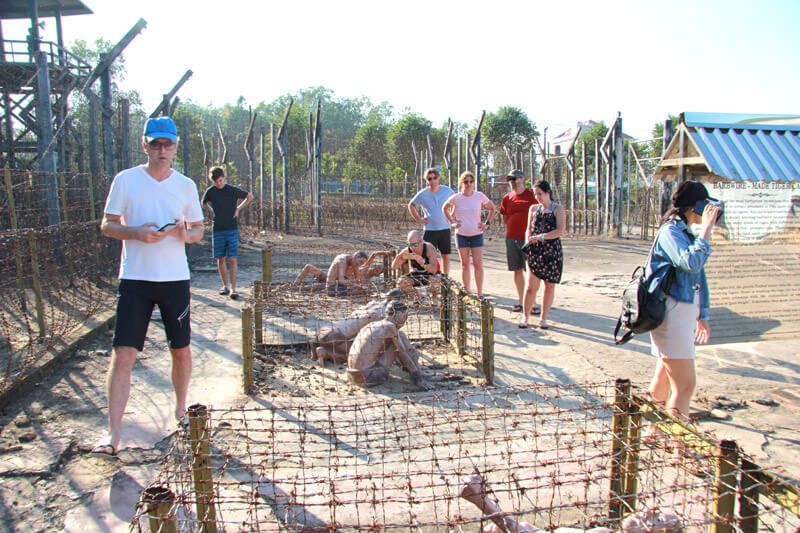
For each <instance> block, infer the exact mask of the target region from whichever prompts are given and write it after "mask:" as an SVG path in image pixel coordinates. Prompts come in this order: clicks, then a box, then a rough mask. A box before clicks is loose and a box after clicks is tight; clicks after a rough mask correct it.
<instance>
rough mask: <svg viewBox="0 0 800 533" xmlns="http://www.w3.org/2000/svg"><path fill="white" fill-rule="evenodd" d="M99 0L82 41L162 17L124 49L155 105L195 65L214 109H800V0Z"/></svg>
mask: <svg viewBox="0 0 800 533" xmlns="http://www.w3.org/2000/svg"><path fill="white" fill-rule="evenodd" d="M84 2H85V3H86V4H87V5H88V6H89V7H90V8H91V9H92V10H93V11H94V13H95V14H94V15H84V16H76V17H65V18H64V25H63V26H64V38H65V40H66V41H67V42H68V43H71V42H72V41H74V40H75V39H79V38H80V39H85V40H87V41H90V42H91V41H94V39H96V38H97V37H103V38H105V39H107V40H109V41H112V42H114V43H116V42H117V41H118V40H119V39H120V38H122V36H123V35H124V34H125V33H126V32H127V31H128V30H129V29H130V28H131V27H132V26H133V25H134V24H135V23H136V21H137V20H138V19H139V18H140V17H141V18H144V19H145V20H146V21H147V27H146V28H145V29H144V30H143V31H142V33H140V34H139V36H138V37H137V38H136V39H134V41H133V42H132V43H131V44H130V45H129V46H128V48H127V49H126V51H125V54H124V55H125V59H126V65H127V79H126V82H125V85H126V86H129V87H131V88H136V89H138V90H139V92H140V94H141V95H142V98H143V100H144V104H145V107H146V109H147V110H151V109H152V108H154V107H155V105H156V104H157V103H158V102H159V101H160V99H161V95H162V93H164V92H167V91H168V90H169V89H171V88H172V86H173V85H174V84H175V83H176V82H177V81H178V79H179V78H180V76H182V75H183V73H184V72H185V71H186V69H192V70H193V71H194V75H193V76H192V78H191V79H190V80H189V81H188V82H187V83H186V85H184V87H183V88H182V89H181V91H180V93H179V96H180V97H181V99H182V100H184V101H185V100H187V99H191V100H193V101H195V102H196V103H199V104H202V105H206V104H209V103H211V104H213V105H215V106H218V105H222V104H225V103H234V102H235V101H236V99H237V98H238V97H239V96H244V97H245V99H246V100H247V102H248V103H251V104H256V103H258V102H260V101H266V102H269V101H272V100H273V99H275V98H276V97H278V96H280V95H282V94H286V93H287V92H294V91H297V90H298V89H301V88H305V87H309V86H316V85H324V86H325V87H328V88H330V89H333V90H334V91H335V93H336V95H337V96H347V97H357V96H362V95H365V96H368V97H369V98H370V99H371V100H372V101H373V102H376V103H377V102H380V101H382V100H386V101H388V102H389V103H390V104H392V105H393V106H394V108H395V110H396V111H398V112H399V111H402V110H403V108H405V107H409V108H411V109H412V110H414V111H417V112H419V113H422V114H423V115H425V116H426V117H428V118H429V119H431V120H432V121H433V122H434V124H436V125H440V124H441V123H442V122H444V121H446V120H447V118H448V117H452V118H453V119H454V120H459V121H462V122H469V123H475V122H476V121H477V119H478V117H479V116H480V112H481V110H482V109H485V110H487V111H494V110H496V109H497V108H498V107H500V106H503V105H514V106H518V107H521V108H522V109H524V110H525V111H526V112H527V113H528V116H529V117H530V118H531V119H532V120H533V121H534V122H536V123H537V125H538V126H539V129H540V131H541V130H542V128H543V127H544V126H549V131H548V137H550V138H551V137H552V136H553V135H555V134H557V133H560V132H561V131H563V130H564V129H566V128H568V127H570V126H571V125H573V124H574V123H575V122H576V121H578V120H587V119H593V120H598V121H599V120H604V121H605V122H606V124H610V123H611V122H613V120H614V117H615V116H616V113H617V111H621V112H622V117H623V125H624V129H625V131H626V133H629V134H631V135H634V136H635V137H639V138H643V137H649V134H650V130H651V129H652V127H653V124H655V123H656V122H663V120H664V119H665V118H666V117H667V115H668V114H670V113H672V114H678V113H680V112H682V111H704V112H728V113H793V114H800V103H799V102H798V96H797V95H798V94H800V64H798V63H800V62H799V61H798V57H800V54H799V53H798V52H800V32H799V31H797V28H798V27H800V1H797V0H782V1H781V0H764V1H761V2H753V1H752V0H750V1H741V0H670V1H662V2H653V1H642V0H639V1H617V2H614V1H608V2H599V1H596V0H589V1H585V2H584V1H568V0H560V1H553V2H548V3H547V4H545V3H543V2H539V1H531V0H527V1H522V0H517V1H508V0H494V1H491V2H474V1H472V0H467V1H464V0H462V1H458V2H457V1H449V0H448V1H440V0H428V1H418V0H407V1H404V2H384V1H380V0H378V1H375V0H371V1H355V0H353V1H350V0H342V1H316V0H307V1H292V0H284V1H282V2H276V1H272V0H267V1H262V0H254V1H244V0H230V1H228V2H220V1H219V0H216V1H213V2H212V1H207V0H192V1H189V0H158V1H154V0H139V1H135V2H129V1H124V0H104V1H103V0H84ZM42 20H44V21H45V22H46V29H45V33H44V38H46V39H52V40H55V21H54V19H42ZM27 27H28V23H26V22H24V21H23V22H20V23H10V22H8V21H6V22H4V25H3V32H4V37H5V38H6V39H16V38H19V39H24V35H25V33H26V32H27ZM281 47H282V48H283V50H284V51H281Z"/></svg>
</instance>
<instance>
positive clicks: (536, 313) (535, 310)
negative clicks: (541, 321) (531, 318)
mask: <svg viewBox="0 0 800 533" xmlns="http://www.w3.org/2000/svg"><path fill="white" fill-rule="evenodd" d="M541 312H542V308H541V307H539V306H538V305H536V304H533V309H531V313H533V314H534V315H538V314H539V313H541Z"/></svg>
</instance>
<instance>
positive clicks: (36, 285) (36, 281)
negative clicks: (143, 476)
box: [28, 230, 45, 337]
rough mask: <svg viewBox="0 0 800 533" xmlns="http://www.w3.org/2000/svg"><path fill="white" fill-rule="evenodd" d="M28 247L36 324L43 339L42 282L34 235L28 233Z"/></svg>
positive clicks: (32, 232) (30, 232)
mask: <svg viewBox="0 0 800 533" xmlns="http://www.w3.org/2000/svg"><path fill="white" fill-rule="evenodd" d="M28 246H29V247H30V249H31V272H32V273H33V297H34V300H35V305H36V323H37V324H38V326H39V337H44V334H45V327H44V302H43V301H42V281H41V279H40V278H39V254H38V253H37V251H36V246H37V245H36V234H35V233H34V231H33V230H29V231H28Z"/></svg>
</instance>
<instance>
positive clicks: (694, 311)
mask: <svg viewBox="0 0 800 533" xmlns="http://www.w3.org/2000/svg"><path fill="white" fill-rule="evenodd" d="M698 316H700V303H699V296H698V293H697V292H695V295H694V302H692V303H685V302H679V301H678V300H675V299H674V298H672V297H671V296H667V314H666V316H665V317H664V322H662V323H661V325H660V326H658V327H657V328H656V329H654V330H653V331H651V332H650V353H651V354H652V355H654V356H656V357H661V358H664V359H694V339H695V335H696V334H697V317H698Z"/></svg>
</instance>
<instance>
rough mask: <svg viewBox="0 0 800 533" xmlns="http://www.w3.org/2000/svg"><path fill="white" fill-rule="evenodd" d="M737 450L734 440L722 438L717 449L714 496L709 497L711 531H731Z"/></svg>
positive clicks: (723, 532)
mask: <svg viewBox="0 0 800 533" xmlns="http://www.w3.org/2000/svg"><path fill="white" fill-rule="evenodd" d="M738 463H739V451H738V447H737V446H736V441H733V440H722V441H720V443H719V448H718V449H717V472H716V475H715V476H714V496H713V497H712V499H711V513H712V514H711V516H712V517H713V518H714V522H712V523H711V529H710V531H711V533H733V531H734V507H735V504H736V492H737V489H738V487H737V483H736V472H737V470H738V468H737V466H738Z"/></svg>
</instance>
